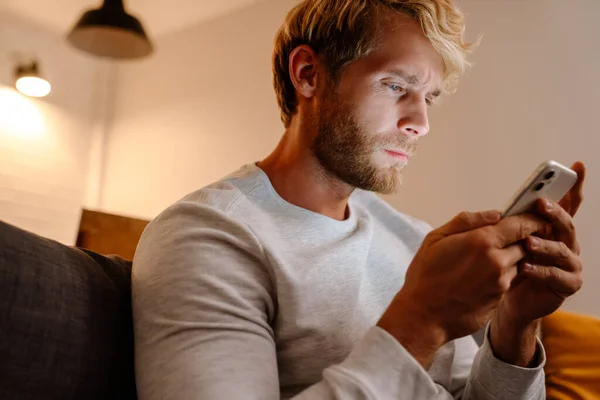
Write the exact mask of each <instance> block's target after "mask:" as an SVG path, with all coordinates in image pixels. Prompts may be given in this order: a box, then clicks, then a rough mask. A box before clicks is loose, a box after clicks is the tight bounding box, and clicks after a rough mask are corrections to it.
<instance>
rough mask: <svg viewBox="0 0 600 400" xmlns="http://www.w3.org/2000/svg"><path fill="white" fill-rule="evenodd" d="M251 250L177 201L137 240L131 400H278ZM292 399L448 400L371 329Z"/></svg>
mask: <svg viewBox="0 0 600 400" xmlns="http://www.w3.org/2000/svg"><path fill="white" fill-rule="evenodd" d="M268 265H269V264H268V262H267V260H266V259H265V254H263V251H262V248H261V246H260V243H259V242H258V241H257V239H256V237H255V236H254V234H253V233H252V232H251V231H250V230H249V229H248V228H246V227H245V226H243V225H242V224H240V223H238V222H236V221H234V220H232V219H231V218H229V217H228V216H227V215H226V214H224V213H222V212H220V211H217V210H214V209H212V208H209V207H205V206H202V205H198V204H195V203H194V204H192V203H190V202H188V203H185V202H184V203H179V204H177V205H176V206H174V207H172V208H171V209H169V210H167V211H165V212H164V213H163V214H162V215H161V216H159V217H158V218H157V219H156V220H155V221H153V222H152V223H151V224H150V225H149V226H148V228H147V229H146V231H145V232H144V234H143V236H142V239H141V241H140V243H139V246H138V249H137V252H136V255H135V258H134V265H133V275H132V277H133V278H132V297H133V317H134V318H133V319H134V333H135V372H136V382H137V389H138V396H139V399H140V400H159V399H160V400H167V399H176V400H185V399H196V400H204V399H207V400H208V399H260V400H268V399H273V400H275V399H279V398H280V388H279V379H278V370H277V354H276V344H275V338H274V332H273V329H272V328H271V323H272V321H273V319H274V317H275V315H276V300H274V299H276V295H275V288H274V284H273V281H272V277H271V275H272V272H270V271H269V269H268V268H269V267H268ZM295 398H296V399H311V400H320V399H322V400H325V399H393V400H399V399H407V400H408V399H411V400H431V399H452V396H451V395H450V393H449V392H447V391H446V390H445V389H444V388H442V387H441V386H439V385H437V384H435V383H434V382H433V380H432V379H431V377H430V376H429V375H428V374H427V372H426V371H425V370H424V369H423V368H422V367H421V365H420V364H418V363H417V362H416V360H415V359H414V358H413V357H412V356H411V355H410V354H409V353H408V352H407V351H406V350H405V349H404V348H403V347H402V346H401V345H400V344H399V343H398V342H397V341H396V340H395V339H394V338H393V337H391V336H390V335H389V334H388V333H387V332H385V331H383V330H381V329H379V328H377V327H373V328H371V329H370V330H369V331H368V332H367V333H366V334H365V336H364V337H363V338H362V339H361V340H359V341H358V343H356V345H355V346H354V348H353V349H352V351H351V352H350V354H349V356H348V357H347V358H346V359H345V360H344V361H342V362H341V363H340V364H338V365H332V366H330V367H329V368H327V369H325V370H324V372H323V374H322V380H321V381H320V382H317V383H316V384H314V385H313V386H311V387H309V388H307V389H306V390H304V391H303V392H301V393H299V394H298V395H297V396H296V397H295Z"/></svg>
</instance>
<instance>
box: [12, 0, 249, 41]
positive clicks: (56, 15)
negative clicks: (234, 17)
mask: <svg viewBox="0 0 600 400" xmlns="http://www.w3.org/2000/svg"><path fill="white" fill-rule="evenodd" d="M258 1H260V0H125V1H124V2H125V8H126V10H127V11H128V12H129V13H130V14H133V15H134V16H136V17H138V18H139V19H140V20H141V21H142V23H143V24H144V28H145V29H146V31H147V32H148V34H149V35H150V36H151V37H154V38H156V37H158V36H162V35H165V34H168V33H170V32H173V31H177V30H181V29H184V28H186V27H188V26H191V25H194V24H197V23H198V22H200V21H203V20H207V19H210V18H214V17H216V16H219V15H222V14H226V13H228V12H231V11H234V10H236V9H238V8H242V7H244V6H246V5H248V4H251V3H256V2H258ZM2 2H3V3H4V6H5V7H6V8H7V9H8V10H9V11H12V12H14V13H16V14H18V15H20V16H22V17H25V18H27V19H30V20H33V21H35V22H37V23H39V24H41V25H44V26H46V27H49V28H51V29H53V30H55V31H58V32H66V31H68V30H69V29H70V28H71V26H72V25H73V24H74V23H75V22H76V21H77V19H78V18H79V17H80V16H81V14H82V13H83V11H85V10H87V9H89V8H97V7H99V6H100V4H101V0H51V1H49V0H0V3H2Z"/></svg>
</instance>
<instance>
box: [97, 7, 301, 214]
mask: <svg viewBox="0 0 600 400" xmlns="http://www.w3.org/2000/svg"><path fill="white" fill-rule="evenodd" d="M292 4H294V2H293V1H289V0H288V1H281V0H277V1H267V2H263V3H260V4H257V5H255V6H251V7H248V8H245V9H243V10H241V11H238V12H235V13H233V14H229V15H228V16H225V17H220V18H218V19H215V20H212V21H209V22H206V23H203V24H201V25H198V26H196V27H195V28H192V29H188V30H185V31H183V32H180V33H176V34H172V35H169V36H167V37H165V38H163V39H160V38H159V39H158V40H157V44H156V46H157V52H156V55H154V56H153V58H152V59H150V60H148V61H145V62H144V63H138V64H130V65H122V66H119V69H118V74H117V85H116V101H115V107H114V119H113V120H112V121H111V123H110V124H109V125H110V126H111V129H110V134H109V140H108V152H107V163H106V166H105V174H104V182H103V185H102V187H103V192H102V202H101V205H102V207H103V208H104V209H105V210H108V211H110V212H116V213H122V214H126V215H132V216H137V217H142V218H152V217H154V216H155V215H156V214H157V213H159V212H160V211H161V210H162V209H164V208H165V207H167V206H168V205H169V204H170V203H172V202H174V201H176V200H178V199H179V198H180V197H182V196H183V195H185V194H187V193H188V192H190V191H193V190H195V189H197V188H199V187H201V186H203V185H205V184H207V183H209V182H212V181H214V180H217V179H219V178H220V177H222V176H223V175H225V174H226V173H228V172H230V171H232V170H234V169H236V168H238V167H239V166H240V165H241V164H243V163H250V162H253V161H257V160H258V159H260V158H261V157H263V156H265V155H266V154H267V153H268V151H269V150H270V149H271V148H272V147H273V146H274V145H275V144H276V143H277V141H278V139H279V137H280V135H281V131H282V127H281V124H280V122H279V114H278V111H277V104H276V102H275V95H274V92H273V90H272V89H271V87H272V85H271V69H270V58H271V51H272V43H273V37H274V34H275V31H276V30H277V28H278V26H279V25H280V24H281V22H282V18H283V17H284V16H285V12H286V10H287V9H288V8H289V7H290V6H291V5H292Z"/></svg>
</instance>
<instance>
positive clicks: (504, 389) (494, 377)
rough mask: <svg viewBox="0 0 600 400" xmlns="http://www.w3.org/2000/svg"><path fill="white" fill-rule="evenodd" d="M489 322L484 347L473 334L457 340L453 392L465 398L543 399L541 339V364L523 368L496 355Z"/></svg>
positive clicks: (540, 349) (540, 351)
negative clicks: (492, 344) (491, 340)
mask: <svg viewBox="0 0 600 400" xmlns="http://www.w3.org/2000/svg"><path fill="white" fill-rule="evenodd" d="M488 334H489V324H488V326H487V328H486V330H485V339H484V342H483V345H482V346H481V348H479V349H477V345H476V344H475V341H474V340H473V338H472V337H471V336H468V337H466V338H462V339H458V340H456V341H455V346H456V347H455V348H456V350H455V356H454V363H453V368H452V375H453V379H452V382H453V384H452V388H451V391H452V393H453V394H454V396H455V398H456V399H461V400H543V399H545V398H546V389H545V382H544V369H543V368H544V364H545V362H546V354H545V352H544V347H543V346H542V343H541V342H540V340H539V339H538V341H537V350H536V356H537V365H536V366H535V367H533V368H522V367H518V366H516V365H511V364H507V363H505V362H503V361H501V360H499V359H498V358H496V356H494V353H493V351H492V347H491V345H490V341H489V336H488Z"/></svg>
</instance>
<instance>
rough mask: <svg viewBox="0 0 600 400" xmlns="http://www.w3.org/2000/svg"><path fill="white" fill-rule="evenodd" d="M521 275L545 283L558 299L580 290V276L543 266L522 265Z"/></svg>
mask: <svg viewBox="0 0 600 400" xmlns="http://www.w3.org/2000/svg"><path fill="white" fill-rule="evenodd" d="M522 273H523V275H525V276H527V277H528V278H533V279H537V280H539V281H542V282H545V283H546V284H547V285H548V287H549V288H550V289H551V290H552V291H553V292H554V294H556V295H557V296H558V297H560V298H562V299H564V298H566V297H568V296H570V295H572V294H573V293H575V292H577V291H578V290H579V289H581V285H582V284H583V281H582V279H581V274H578V273H574V272H567V271H563V270H562V269H559V268H556V267H549V266H545V265H537V264H535V265H532V264H529V263H525V264H523V268H522Z"/></svg>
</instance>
